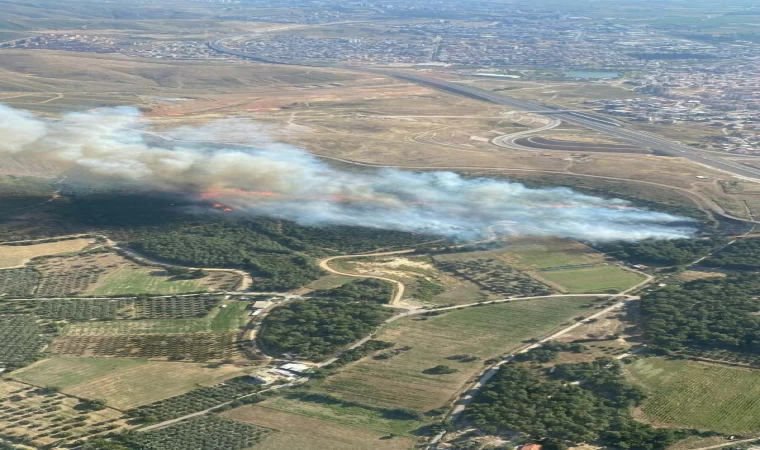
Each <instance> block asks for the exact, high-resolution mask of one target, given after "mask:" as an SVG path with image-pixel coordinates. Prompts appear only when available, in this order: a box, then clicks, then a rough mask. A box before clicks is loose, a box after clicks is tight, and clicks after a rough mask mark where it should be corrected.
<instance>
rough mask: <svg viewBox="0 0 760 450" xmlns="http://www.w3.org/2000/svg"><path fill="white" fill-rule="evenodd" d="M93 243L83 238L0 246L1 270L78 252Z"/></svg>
mask: <svg viewBox="0 0 760 450" xmlns="http://www.w3.org/2000/svg"><path fill="white" fill-rule="evenodd" d="M92 243H93V240H92V239H85V238H82V239H67V240H62V241H56V242H45V243H42V244H32V245H0V268H2V269H4V268H8V267H21V266H23V265H24V264H26V263H28V262H29V261H31V260H32V259H34V258H38V257H40V256H48V255H59V254H61V253H74V252H78V251H81V250H84V249H85V248H87V247H88V246H89V245H92Z"/></svg>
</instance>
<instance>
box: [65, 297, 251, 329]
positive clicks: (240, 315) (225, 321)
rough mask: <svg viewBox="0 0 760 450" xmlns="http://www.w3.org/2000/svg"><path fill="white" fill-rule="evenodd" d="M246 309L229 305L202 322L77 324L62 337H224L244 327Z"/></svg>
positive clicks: (104, 322) (129, 321) (245, 304)
mask: <svg viewBox="0 0 760 450" xmlns="http://www.w3.org/2000/svg"><path fill="white" fill-rule="evenodd" d="M179 298H183V297H179ZM101 301H103V300H101ZM107 301H108V300H105V301H104V302H107ZM149 301H150V300H149ZM247 305H248V303H247V302H231V303H227V304H225V305H224V306H225V307H224V308H216V309H214V310H213V311H212V312H211V314H209V315H208V316H207V317H203V318H192V319H144V320H117V321H87V322H76V323H72V324H69V325H67V326H66V327H65V328H64V330H63V333H62V334H63V336H117V335H135V334H167V333H202V332H210V331H213V332H220V333H224V332H228V331H235V330H238V329H240V327H241V326H243V325H244V324H245V322H246V315H245V308H246V306H247Z"/></svg>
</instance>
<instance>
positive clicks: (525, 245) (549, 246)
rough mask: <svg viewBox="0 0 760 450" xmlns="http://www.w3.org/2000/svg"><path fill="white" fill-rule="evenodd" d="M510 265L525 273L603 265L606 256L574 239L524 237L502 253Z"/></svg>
mask: <svg viewBox="0 0 760 450" xmlns="http://www.w3.org/2000/svg"><path fill="white" fill-rule="evenodd" d="M498 254H499V257H501V258H502V259H503V260H504V261H506V262H507V263H508V264H510V265H512V266H514V267H516V268H518V269H521V270H539V269H547V268H550V267H567V266H582V265H586V264H599V263H601V262H602V261H604V258H605V257H604V254H602V253H599V252H597V251H596V250H594V249H592V248H591V247H588V246H586V245H583V244H581V243H580V242H577V241H573V240H571V239H560V238H522V239H519V240H515V241H514V242H510V243H509V245H507V247H506V248H505V249H504V250H502V251H499V252H498Z"/></svg>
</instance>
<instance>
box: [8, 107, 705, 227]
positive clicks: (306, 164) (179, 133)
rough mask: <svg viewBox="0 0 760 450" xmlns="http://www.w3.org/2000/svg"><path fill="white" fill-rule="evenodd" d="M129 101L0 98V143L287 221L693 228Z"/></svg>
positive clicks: (104, 175)
mask: <svg viewBox="0 0 760 450" xmlns="http://www.w3.org/2000/svg"><path fill="white" fill-rule="evenodd" d="M141 122H142V121H141V120H140V116H139V114H138V113H137V111H136V110H134V109H131V108H114V109H108V110H99V111H97V112H88V113H72V114H68V115H66V116H65V117H63V118H62V119H61V120H60V121H55V122H53V121H45V120H42V119H40V118H37V117H35V116H33V115H31V114H29V113H26V112H23V111H19V110H15V109H12V108H8V107H5V106H2V105H0V152H4V153H13V154H20V155H26V156H30V157H34V158H38V159H41V160H43V159H44V160H47V161H51V162H56V163H59V164H63V165H66V166H68V167H71V168H72V169H77V170H76V172H77V173H79V174H84V175H85V176H86V177H87V178H88V179H90V181H95V182H100V183H111V182H114V183H115V182H119V183H123V182H133V183H135V184H137V185H140V186H144V187H145V186H147V187H149V188H151V189H154V190H157V191H162V192H170V193H176V194H180V195H187V196H189V197H191V198H197V199H198V202H199V204H208V203H213V202H216V203H219V204H221V205H224V206H225V207H231V208H232V209H234V213H235V214H251V215H259V216H268V217H273V218H282V219H288V220H294V221H296V222H299V223H301V224H306V225H325V224H338V225H358V226H368V227H376V228H384V229H393V230H401V231H412V232H424V233H431V234H437V235H441V236H447V237H454V238H461V239H474V238H479V237H483V236H487V235H488V233H489V231H488V227H489V226H491V225H493V224H495V223H497V222H506V223H504V224H502V225H500V226H499V227H498V228H496V230H498V231H500V232H502V231H506V232H514V233H520V234H534V235H554V236H566V237H572V238H579V239H588V240H596V241H604V240H615V239H642V238H675V237H683V236H686V235H688V234H690V233H691V232H692V231H693V230H692V229H691V228H690V227H689V226H688V225H686V226H685V225H684V222H685V220H684V219H683V218H680V217H675V216H672V215H669V214H663V213H657V212H651V211H646V210H642V209H638V208H633V207H631V206H630V205H629V204H628V203H627V202H626V201H623V200H617V199H603V198H599V197H593V196H588V195H583V194H580V193H577V192H574V191H572V190H570V189H566V188H551V189H543V188H542V189H532V188H527V187H525V186H523V185H521V184H519V183H511V182H505V181H500V180H494V179H465V178H462V177H461V176H459V175H457V174H455V173H451V172H426V173H416V172H407V171H401V170H390V169H385V170H378V171H375V172H372V173H354V172H350V171H342V170H337V169H334V168H331V167H330V166H329V165H327V164H325V163H324V162H322V161H321V160H319V159H318V158H316V157H314V156H312V155H310V154H308V153H306V152H305V151H303V150H300V149H298V148H294V147H292V146H288V145H284V144H280V143H277V142H274V141H273V140H271V139H270V138H269V137H268V136H267V135H266V132H265V129H263V128H262V127H261V126H258V125H256V124H253V123H246V122H242V121H234V122H231V121H222V122H219V123H216V124H209V125H205V126H203V127H198V128H193V129H188V128H182V129H178V130H174V132H173V133H172V135H174V136H176V137H184V138H185V139H194V140H214V139H217V138H219V137H220V136H224V135H225V134H227V133H229V132H230V131H232V130H234V131H235V132H236V133H238V134H239V133H241V131H242V132H247V133H249V134H250V139H249V142H250V143H251V144H252V145H255V146H256V149H251V150H239V149H218V148H216V149H213V150H212V149H204V148H198V147H196V146H193V145H183V144H179V143H176V145H171V144H175V143H172V142H171V141H166V145H163V146H156V145H152V144H149V143H147V142H146V140H145V139H144V134H143V133H141V132H140V131H138V130H140V128H141V127H142V125H141Z"/></svg>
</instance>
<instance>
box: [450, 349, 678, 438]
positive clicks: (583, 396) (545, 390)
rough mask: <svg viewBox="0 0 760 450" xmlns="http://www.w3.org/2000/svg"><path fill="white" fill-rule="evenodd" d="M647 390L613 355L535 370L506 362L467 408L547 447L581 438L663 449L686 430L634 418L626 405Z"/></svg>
mask: <svg viewBox="0 0 760 450" xmlns="http://www.w3.org/2000/svg"><path fill="white" fill-rule="evenodd" d="M644 397H645V395H644V393H643V391H641V389H639V388H638V387H635V386H633V385H630V384H628V383H627V382H626V381H625V379H624V377H623V374H622V370H621V369H620V366H619V365H618V364H617V363H616V362H615V361H614V360H612V359H609V358H598V359H596V360H595V361H593V362H588V363H578V364H559V365H557V366H555V367H554V369H553V370H547V371H544V372H538V371H535V370H531V369H528V368H525V367H522V366H520V365H518V364H515V363H511V364H504V365H502V366H501V367H500V368H499V371H498V373H497V374H496V375H495V376H494V377H493V378H492V379H491V380H490V381H489V382H488V383H487V384H486V386H485V387H484V389H483V390H481V391H480V392H479V393H478V394H477V395H476V397H475V399H474V401H473V402H472V403H471V404H470V405H469V406H468V407H467V409H466V410H465V416H466V418H467V419H468V420H470V421H471V422H472V423H474V424H475V425H477V426H478V427H479V428H481V429H483V430H485V431H486V432H489V433H498V432H512V433H519V434H521V435H523V436H526V437H529V438H530V439H534V440H538V441H541V442H542V443H543V444H544V448H545V449H547V450H556V449H564V448H567V447H568V446H570V445H576V444H580V443H593V444H602V445H605V446H612V447H615V448H619V449H630V450H661V449H664V448H666V447H667V446H669V445H671V444H673V443H674V442H676V441H677V440H679V439H682V438H683V437H684V436H685V432H684V431H681V430H672V429H655V428H653V427H651V426H650V425H647V424H643V423H639V422H636V421H635V420H634V419H633V418H632V417H631V415H630V412H629V410H630V408H631V407H633V406H636V405H638V404H640V402H641V401H642V400H643V399H644Z"/></svg>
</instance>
